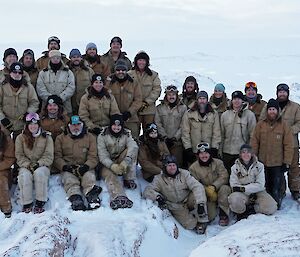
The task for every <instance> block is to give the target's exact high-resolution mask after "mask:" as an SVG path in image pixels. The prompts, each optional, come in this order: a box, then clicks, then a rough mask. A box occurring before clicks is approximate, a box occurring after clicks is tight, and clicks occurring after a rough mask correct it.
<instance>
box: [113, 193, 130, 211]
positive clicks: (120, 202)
mask: <svg viewBox="0 0 300 257" xmlns="http://www.w3.org/2000/svg"><path fill="white" fill-rule="evenodd" d="M132 205H133V202H132V201H131V200H130V199H128V197H126V196H123V195H121V196H117V197H116V198H115V199H114V200H112V201H111V202H110V207H111V208H112V209H113V210H116V209H119V208H131V207H132Z"/></svg>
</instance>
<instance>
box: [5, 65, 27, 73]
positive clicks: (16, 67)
mask: <svg viewBox="0 0 300 257" xmlns="http://www.w3.org/2000/svg"><path fill="white" fill-rule="evenodd" d="M9 70H10V72H21V73H22V74H23V72H24V70H23V66H22V64H21V63H20V62H14V63H13V64H12V65H10V68H9Z"/></svg>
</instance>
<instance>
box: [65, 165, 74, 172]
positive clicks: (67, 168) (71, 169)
mask: <svg viewBox="0 0 300 257" xmlns="http://www.w3.org/2000/svg"><path fill="white" fill-rule="evenodd" d="M62 170H63V171H66V172H70V173H73V167H72V165H64V166H63V167H62Z"/></svg>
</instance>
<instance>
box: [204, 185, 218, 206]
mask: <svg viewBox="0 0 300 257" xmlns="http://www.w3.org/2000/svg"><path fill="white" fill-rule="evenodd" d="M205 193H206V196H207V198H208V200H209V201H210V202H216V201H217V200H218V193H217V192H216V188H215V186H206V187H205Z"/></svg>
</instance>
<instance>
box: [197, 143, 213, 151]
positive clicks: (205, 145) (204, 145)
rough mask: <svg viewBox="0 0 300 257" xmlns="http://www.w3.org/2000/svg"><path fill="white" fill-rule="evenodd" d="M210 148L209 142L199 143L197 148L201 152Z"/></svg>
mask: <svg viewBox="0 0 300 257" xmlns="http://www.w3.org/2000/svg"><path fill="white" fill-rule="evenodd" d="M209 148H210V146H209V143H200V144H198V145H197V150H198V151H199V152H201V153H203V152H205V151H206V150H207V149H209Z"/></svg>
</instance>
